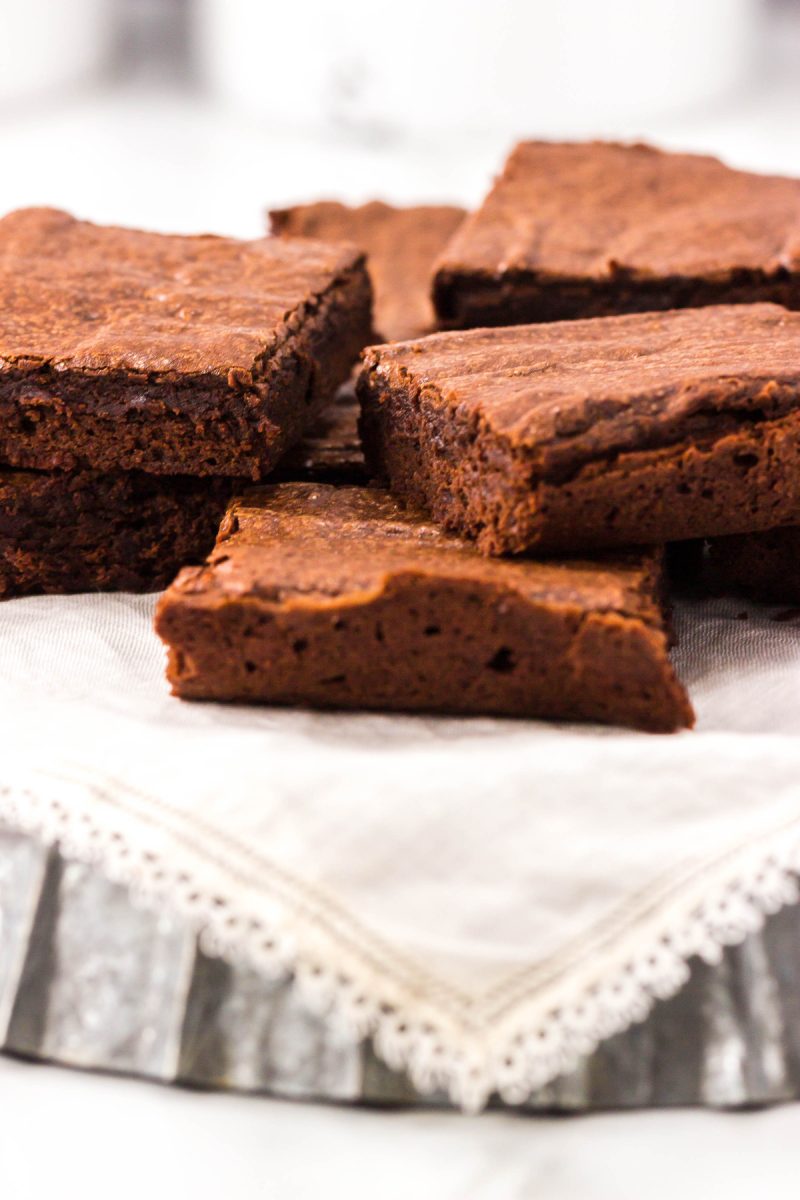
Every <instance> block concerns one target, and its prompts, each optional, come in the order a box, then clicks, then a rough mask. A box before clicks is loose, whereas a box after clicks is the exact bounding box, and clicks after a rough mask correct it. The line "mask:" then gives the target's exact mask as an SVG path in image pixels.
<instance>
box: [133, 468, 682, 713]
mask: <svg viewBox="0 0 800 1200" xmlns="http://www.w3.org/2000/svg"><path fill="white" fill-rule="evenodd" d="M660 571H661V565H660V557H659V555H658V554H657V552H641V553H637V552H628V553H626V554H620V555H618V556H616V557H614V558H609V559H607V560H606V561H596V562H581V561H575V562H569V563H568V562H535V561H533V560H528V561H513V562H509V561H506V560H498V559H487V558H484V557H483V556H482V555H480V554H479V553H478V552H477V551H476V550H475V549H474V547H472V546H471V545H470V544H469V543H468V542H464V541H462V540H461V539H458V538H452V537H448V536H447V535H446V534H443V533H442V532H441V531H440V530H439V529H437V528H436V527H435V526H433V525H431V524H430V523H429V522H428V521H427V520H426V519H425V518H424V517H422V516H421V515H419V514H418V513H414V512H411V511H408V510H404V509H402V508H401V507H399V506H398V504H397V503H396V501H395V500H394V499H393V498H392V497H391V496H390V495H388V493H386V492H382V491H380V490H379V489H370V488H332V487H326V486H324V485H317V484H282V485H274V486H265V487H262V488H258V489H255V490H253V491H251V492H249V493H248V494H246V495H244V496H242V497H240V498H239V499H237V500H235V501H233V502H232V504H231V506H230V508H229V510H228V513H227V515H226V517H225V519H224V521H223V523H222V527H221V529H220V533H219V538H218V541H217V545H216V548H215V550H214V552H213V553H212V555H211V556H210V557H209V559H208V561H207V563H206V565H205V566H203V567H194V568H188V569H187V570H184V571H182V572H181V574H180V575H179V576H178V578H177V580H176V581H175V583H174V584H173V585H172V587H171V588H169V589H168V591H167V592H166V593H165V594H164V596H163V597H162V598H161V600H160V602H159V607H158V610H157V614H156V629H157V631H158V633H159V634H160V636H161V637H162V638H163V640H164V641H165V642H166V643H167V646H168V647H169V666H168V678H169V680H170V682H171V684H172V689H173V692H174V693H175V694H176V695H178V696H183V697H186V698H190V699H201V700H202V699H205V700H241V701H249V702H252V701H263V702H266V703H269V704H287V705H304V706H311V707H315V708H344V709H364V708H369V709H385V710H390V711H391V710H402V711H410V712H416V711H419V712H452V713H495V714H501V715H508V716H528V717H554V718H561V719H567V720H573V719H574V720H590V721H605V722H613V723H617V724H624V725H631V726H634V727H636V728H641V729H650V730H658V731H668V730H674V729H679V728H681V727H684V726H688V725H691V724H692V721H693V715H692V709H691V706H690V704H689V701H688V699H687V697H686V694H685V693H684V691H683V689H682V687H681V685H680V684H679V682H678V680H677V679H676V677H675V674H674V672H673V670H672V667H671V664H670V661H669V657H668V653H667V637H666V633H665V628H664V620H663V614H662V610H661V606H660V591H661V581H660Z"/></svg>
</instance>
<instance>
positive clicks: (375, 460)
mask: <svg viewBox="0 0 800 1200" xmlns="http://www.w3.org/2000/svg"><path fill="white" fill-rule="evenodd" d="M358 391H359V397H360V401H361V404H362V409H363V415H362V436H363V438H364V443H365V449H366V452H367V460H368V463H369V465H370V466H371V468H372V469H373V471H374V472H376V473H377V474H380V475H383V476H384V477H385V478H386V479H388V481H389V483H390V485H391V487H392V489H393V490H394V491H395V492H396V493H397V494H398V495H400V496H401V497H403V498H405V499H407V500H408V501H410V502H413V503H419V504H421V505H423V506H424V507H426V508H427V509H428V511H430V512H431V514H432V515H433V517H434V519H435V520H436V521H438V522H441V523H442V524H443V525H444V526H445V527H446V528H447V529H450V530H455V531H458V532H459V533H461V534H464V535H467V536H470V537H473V538H477V540H478V544H479V546H480V548H481V549H482V550H484V551H486V552H487V553H491V554H498V553H508V552H511V553H516V552H520V551H524V550H534V551H536V552H548V553H549V552H554V551H557V552H564V553H568V554H572V553H574V552H575V551H577V550H581V551H583V550H587V549H594V548H596V547H602V546H611V545H626V544H631V545H649V544H657V543H663V542H668V541H675V540H681V539H684V538H696V537H710V536H713V535H717V534H727V533H744V532H750V531H753V530H757V529H767V528H771V527H773V526H776V525H781V524H791V523H793V522H797V521H798V520H800V313H790V312H787V310H786V309H783V308H779V307H778V306H777V305H771V304H753V305H726V306H719V307H709V308H697V309H687V310H685V311H680V310H678V311H672V312H666V313H645V314H638V315H631V316H623V317H600V318H596V319H594V320H589V321H562V322H557V323H554V324H545V325H526V326H514V327H511V328H506V329H476V330H467V331H463V332H458V333H443V334H437V335H435V336H433V337H428V338H424V339H422V340H420V341H416V342H404V343H400V344H399V345H394V346H378V347H373V348H371V349H370V350H368V351H367V352H366V354H365V360H364V367H363V369H362V372H361V375H360V377H359V382H358Z"/></svg>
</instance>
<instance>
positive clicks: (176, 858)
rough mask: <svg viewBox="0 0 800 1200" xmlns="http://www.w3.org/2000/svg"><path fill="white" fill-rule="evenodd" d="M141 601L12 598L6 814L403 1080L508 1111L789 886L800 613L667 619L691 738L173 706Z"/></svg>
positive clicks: (706, 607)
mask: <svg viewBox="0 0 800 1200" xmlns="http://www.w3.org/2000/svg"><path fill="white" fill-rule="evenodd" d="M153 608H154V598H153V597H134V596H129V595H107V596H99V595H98V596H94V595H93V596H74V597H38V598H33V599H26V600H15V601H9V602H6V603H5V604H3V605H2V606H0V731H2V732H1V735H0V736H1V737H2V756H1V757H0V764H1V766H0V818H2V819H3V820H5V821H6V822H8V823H10V824H12V825H14V826H17V827H22V828H26V829H29V830H34V831H36V832H37V833H38V834H40V835H41V836H42V837H44V838H46V839H48V840H58V841H59V842H60V843H61V845H62V847H63V849H64V851H65V852H66V853H68V854H73V855H75V856H78V857H81V858H86V859H91V860H92V861H96V862H97V863H98V864H99V865H100V866H101V867H102V868H103V869H104V870H105V871H107V872H108V874H109V875H111V876H112V877H113V878H115V879H119V880H122V881H124V882H126V883H127V884H129V885H130V886H131V887H132V888H134V889H135V890H136V891H137V892H138V893H139V894H140V895H141V896H142V897H143V899H144V900H145V901H146V902H147V903H156V904H159V905H166V906H171V907H174V908H175V909H179V910H181V911H182V912H184V913H186V914H189V915H190V916H191V917H192V918H193V919H194V920H196V922H197V923H198V925H199V926H200V927H201V928H202V929H203V931H204V939H205V945H206V946H207V947H208V948H210V949H215V950H217V951H218V952H220V953H224V954H226V955H228V956H230V957H233V958H236V957H242V958H247V959H248V960H249V961H251V962H253V963H255V964H256V965H257V966H258V967H259V968H260V969H262V970H264V971H266V972H269V973H273V974H274V973H283V972H287V971H293V972H294V973H295V974H296V976H297V979H298V982H299V984H300V986H301V987H302V989H303V994H304V995H305V996H306V997H307V1000H308V1003H309V1004H310V1005H313V1006H314V1007H315V1008H317V1009H318V1010H323V1011H327V1012H329V1014H330V1019H331V1020H332V1021H335V1022H344V1023H346V1024H347V1025H348V1026H350V1027H352V1028H354V1030H356V1031H357V1032H358V1033H360V1034H367V1033H370V1034H372V1035H374V1038H375V1044H376V1048H377V1050H378V1053H379V1054H381V1055H382V1056H383V1057H384V1058H385V1059H386V1060H387V1061H388V1062H389V1063H390V1064H391V1065H392V1066H394V1067H405V1068H407V1069H408V1070H409V1072H410V1073H411V1076H412V1078H413V1080H414V1083H415V1085H416V1086H417V1087H419V1088H422V1089H424V1088H426V1087H434V1086H441V1087H444V1088H446V1089H447V1090H448V1091H449V1092H450V1094H451V1096H452V1098H453V1099H454V1100H455V1101H456V1102H457V1103H461V1104H462V1105H464V1106H465V1107H468V1108H477V1107H480V1106H481V1105H482V1104H483V1103H484V1102H485V1101H486V1099H487V1098H488V1096H489V1095H490V1093H491V1092H492V1091H493V1090H498V1091H500V1092H501V1094H502V1095H503V1096H504V1098H505V1099H506V1100H509V1101H511V1102H514V1101H519V1100H522V1099H523V1098H524V1097H525V1096H526V1094H527V1093H528V1092H529V1091H530V1089H531V1088H533V1087H536V1086H539V1085H541V1084H543V1083H545V1082H546V1081H547V1080H549V1079H551V1078H553V1077H554V1076H556V1075H557V1074H559V1073H560V1072H562V1071H564V1070H566V1069H569V1068H570V1066H571V1065H572V1064H573V1063H574V1061H575V1060H576V1058H577V1057H578V1056H580V1055H582V1054H584V1053H586V1052H588V1051H589V1050H591V1049H592V1048H593V1047H594V1046H595V1045H596V1044H597V1042H598V1041H599V1040H601V1039H602V1038H604V1037H607V1036H609V1035H611V1034H613V1033H615V1032H618V1031H620V1030H621V1029H623V1028H625V1027H626V1026H627V1025H628V1024H630V1023H631V1022H633V1021H635V1020H638V1019H641V1018H642V1017H643V1016H644V1015H645V1014H646V1012H647V1010H648V1008H649V1006H650V1005H651V1004H652V1002H653V1000H654V998H656V997H659V996H667V995H669V994H671V993H673V992H674V991H675V990H677V988H678V987H680V985H681V983H682V982H683V980H684V979H685V977H686V973H687V971H686V965H685V964H686V960H687V958H688V957H689V956H691V955H692V954H696V953H700V954H703V955H705V956H707V957H713V956H714V954H715V952H717V951H718V950H719V947H720V946H721V945H722V944H724V943H725V942H728V941H733V940H738V939H740V938H742V937H743V936H745V934H746V933H747V932H748V931H749V930H750V929H752V928H755V927H757V926H758V924H759V923H760V922H761V920H762V919H763V916H764V914H765V913H766V912H769V911H773V910H774V909H776V908H777V907H779V906H780V905H781V904H784V903H787V902H789V901H791V900H792V899H794V898H795V896H796V889H795V872H796V871H797V870H799V869H800V706H799V705H798V698H799V697H800V620H795V619H794V617H793V616H792V615H791V614H789V616H788V619H782V620H776V619H775V617H776V615H779V616H784V617H786V616H787V614H776V610H774V609H770V610H766V609H757V608H755V607H751V606H748V605H746V604H744V603H742V602H739V601H727V600H726V601H714V602H707V603H695V604H684V605H682V606H680V607H679V609H678V614H677V617H678V621H677V624H678V632H679V635H680V643H679V648H678V650H677V652H676V661H677V666H678V670H679V672H680V674H681V676H682V678H683V679H684V681H685V682H686V683H687V684H688V685H689V688H690V692H691V696H692V699H693V701H694V704H695V706H696V708H697V713H698V727H697V729H696V730H695V731H694V732H688V733H682V734H677V735H673V736H654V735H647V734H640V733H631V732H627V731H622V730H615V729H601V728H599V727H594V726H583V727H581V726H577V725H548V724H546V723H544V722H526V721H504V720H489V719H470V718H467V719H463V718H461V719H447V718H421V717H398V716H382V715H359V714H355V715H353V714H348V715H344V714H335V713H311V712H307V711H288V710H284V711H282V710H277V709H257V708H247V707H240V706H227V707H226V706H220V705H212V704H189V703H186V702H182V701H179V700H176V699H173V698H172V697H170V695H169V693H168V689H167V685H166V683H165V681H164V675H163V668H164V651H163V648H162V646H161V644H160V642H159V641H158V639H157V638H156V637H155V635H154V634H153V632H152V614H153Z"/></svg>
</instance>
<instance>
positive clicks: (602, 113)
mask: <svg viewBox="0 0 800 1200" xmlns="http://www.w3.org/2000/svg"><path fill="white" fill-rule="evenodd" d="M0 33H1V34H2V36H0V153H1V154H2V155H3V161H4V162H6V163H11V164H13V167H14V169H13V170H12V169H9V168H7V169H6V171H5V173H4V174H3V175H2V176H0V211H1V210H5V209H8V208H10V207H15V206H18V205H21V204H29V203H54V204H62V205H63V206H65V207H71V208H73V209H74V210H76V211H79V212H80V213H82V214H83V215H86V216H92V217H94V218H96V219H98V220H104V219H105V220H119V221H127V222H130V223H135V222H141V223H143V224H150V225H154V226H163V227H168V228H174V229H186V230H189V229H192V228H197V227H206V228H218V229H219V230H220V231H222V232H234V233H235V232H242V233H248V232H250V233H252V232H255V231H256V230H258V229H260V228H262V226H263V215H262V214H263V206H264V205H266V204H273V205H280V204H282V203H290V202H292V201H293V200H297V199H305V198H310V197H316V196H319V195H321V194H324V195H328V196H331V197H338V198H341V199H345V200H353V201H355V200H361V199H366V198H369V197H371V196H383V197H384V198H386V199H390V200H396V201H400V202H408V201H412V200H417V199H431V200H456V201H458V202H460V203H466V204H471V203H475V202H477V201H478V200H479V199H480V197H481V195H482V194H483V192H484V190H485V187H486V183H487V181H488V179H489V178H490V176H491V174H492V172H493V171H495V170H496V169H497V168H498V166H499V164H500V162H501V160H502V157H503V155H504V153H505V152H506V150H507V149H508V147H509V145H510V144H511V143H512V142H513V141H514V140H515V139H516V138H518V137H520V136H537V135H538V136H544V137H559V136H563V137H573V138H579V137H591V136H605V137H619V138H636V137H641V138H649V139H651V140H654V141H657V142H660V143H661V144H663V145H665V146H668V147H676V148H685V149H689V150H711V151H713V152H716V153H719V154H722V155H723V156H724V157H727V158H728V159H729V161H731V162H733V163H734V164H737V165H742V166H746V167H751V168H753V169H756V170H774V171H788V172H796V173H798V174H800V139H798V137H797V128H798V122H800V71H799V70H798V65H799V64H800V0H667V2H665V0H557V2H556V0H492V2H491V3H489V2H488V0H404V2H403V3H402V5H399V6H397V5H391V6H389V5H382V4H380V3H376V2H375V0H340V2H339V3H334V2H332V0H303V2H302V3H295V4H287V3H286V0H281V2H280V3H278V2H276V0H0Z"/></svg>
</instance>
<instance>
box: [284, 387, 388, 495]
mask: <svg viewBox="0 0 800 1200" xmlns="http://www.w3.org/2000/svg"><path fill="white" fill-rule="evenodd" d="M358 413H359V407H358V400H357V398H356V393H355V386H354V381H353V380H352V379H349V380H348V381H347V383H343V384H342V386H341V387H340V388H339V390H338V392H337V393H336V396H335V397H334V399H333V401H332V403H331V404H329V405H328V407H327V408H325V409H323V410H322V412H321V413H320V415H319V416H318V417H317V419H316V420H315V421H314V424H313V425H312V426H311V428H310V429H309V430H308V432H307V433H306V435H305V437H304V438H303V439H302V441H300V442H298V443H297V445H296V446H293V447H292V449H291V450H290V451H289V452H288V454H286V455H285V456H284V457H283V458H282V459H281V461H280V462H279V463H278V466H277V467H276V468H275V470H274V471H273V472H272V474H271V476H270V480H271V481H278V482H281V483H283V482H291V483H298V482H303V481H305V482H309V483H347V484H359V483H360V484H363V483H368V482H369V473H368V471H367V465H366V462H365V461H364V450H363V447H362V445H361V438H360V436H359V432H358Z"/></svg>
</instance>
